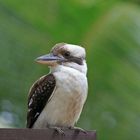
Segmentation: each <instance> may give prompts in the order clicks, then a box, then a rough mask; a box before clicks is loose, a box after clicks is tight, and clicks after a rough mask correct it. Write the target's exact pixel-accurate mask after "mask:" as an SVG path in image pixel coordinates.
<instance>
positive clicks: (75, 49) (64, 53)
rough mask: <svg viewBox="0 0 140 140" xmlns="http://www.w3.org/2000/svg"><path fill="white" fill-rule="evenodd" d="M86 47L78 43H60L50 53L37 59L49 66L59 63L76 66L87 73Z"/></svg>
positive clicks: (71, 66)
mask: <svg viewBox="0 0 140 140" xmlns="http://www.w3.org/2000/svg"><path fill="white" fill-rule="evenodd" d="M85 57H86V52H85V49H84V48H83V47H81V46H78V45H72V44H66V43H58V44H56V45H55V46H54V47H53V48H52V50H51V52H50V53H49V54H46V55H43V56H40V57H38V58H37V59H36V61H37V62H38V63H41V64H46V65H48V66H49V67H51V68H53V67H57V66H59V65H62V66H65V67H70V68H74V69H76V70H79V71H81V72H83V73H85V74H86V72H87V65H86V61H85Z"/></svg>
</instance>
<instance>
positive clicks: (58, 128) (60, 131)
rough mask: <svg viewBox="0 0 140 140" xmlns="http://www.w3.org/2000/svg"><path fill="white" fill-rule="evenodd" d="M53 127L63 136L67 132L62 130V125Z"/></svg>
mask: <svg viewBox="0 0 140 140" xmlns="http://www.w3.org/2000/svg"><path fill="white" fill-rule="evenodd" d="M51 128H52V129H54V130H55V132H56V133H57V134H60V135H63V136H64V135H65V133H64V131H63V130H62V128H61V127H51Z"/></svg>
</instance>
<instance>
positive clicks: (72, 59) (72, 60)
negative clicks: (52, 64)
mask: <svg viewBox="0 0 140 140" xmlns="http://www.w3.org/2000/svg"><path fill="white" fill-rule="evenodd" d="M69 61H70V62H74V63H77V64H79V65H83V59H82V58H78V57H71V58H69Z"/></svg>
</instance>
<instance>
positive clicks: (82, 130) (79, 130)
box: [70, 127, 87, 134]
mask: <svg viewBox="0 0 140 140" xmlns="http://www.w3.org/2000/svg"><path fill="white" fill-rule="evenodd" d="M70 129H71V130H75V131H77V132H78V133H79V132H82V133H85V134H87V132H86V131H85V130H84V129H82V128H80V127H70Z"/></svg>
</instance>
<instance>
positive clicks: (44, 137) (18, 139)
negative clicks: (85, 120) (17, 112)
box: [0, 129, 97, 140]
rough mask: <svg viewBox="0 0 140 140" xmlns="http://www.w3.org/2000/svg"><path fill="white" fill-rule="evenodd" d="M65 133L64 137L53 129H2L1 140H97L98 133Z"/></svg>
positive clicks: (70, 131) (68, 131)
mask: <svg viewBox="0 0 140 140" xmlns="http://www.w3.org/2000/svg"><path fill="white" fill-rule="evenodd" d="M63 131H64V134H63V135H62V134H59V133H58V132H56V131H55V130H53V129H0V140H97V139H96V131H86V133H83V132H81V131H80V132H78V131H76V130H63Z"/></svg>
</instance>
